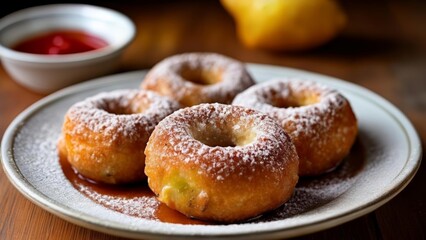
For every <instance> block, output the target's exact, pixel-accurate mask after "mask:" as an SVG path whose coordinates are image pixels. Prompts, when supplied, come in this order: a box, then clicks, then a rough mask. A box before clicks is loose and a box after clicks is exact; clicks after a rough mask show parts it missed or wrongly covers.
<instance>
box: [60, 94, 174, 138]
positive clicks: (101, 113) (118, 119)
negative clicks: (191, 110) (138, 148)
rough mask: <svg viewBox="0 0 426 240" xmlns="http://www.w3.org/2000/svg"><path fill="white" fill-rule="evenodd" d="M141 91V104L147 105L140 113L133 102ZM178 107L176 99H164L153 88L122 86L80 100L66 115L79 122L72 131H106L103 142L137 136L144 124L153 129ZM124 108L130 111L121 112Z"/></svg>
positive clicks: (145, 130)
mask: <svg viewBox="0 0 426 240" xmlns="http://www.w3.org/2000/svg"><path fill="white" fill-rule="evenodd" d="M138 94H139V95H140V96H139V97H138V101H141V103H140V104H141V105H144V106H148V107H147V109H144V111H143V114H138V113H137V112H138V111H137V109H135V106H136V105H132V99H135V98H136V97H137V95H138ZM132 108H133V109H132ZM177 108H179V107H178V106H177V105H176V104H175V103H173V102H171V101H164V98H163V97H160V96H158V95H156V94H154V93H152V92H149V91H143V92H141V91H139V90H137V89H134V90H133V89H132V90H127V89H121V90H115V91H112V92H102V93H99V94H97V95H95V96H92V97H89V98H87V99H86V100H84V101H81V102H78V103H76V104H75V105H74V106H72V107H71V108H70V109H69V111H68V113H67V116H68V117H69V118H70V119H71V120H72V121H74V122H75V123H76V126H75V128H74V129H73V133H71V134H79V135H83V136H84V135H85V134H88V132H87V131H85V128H89V129H90V130H91V131H93V132H97V133H102V134H103V135H105V136H106V137H105V138H104V139H103V140H104V141H106V142H104V143H110V144H112V142H113V141H115V140H117V137H118V136H120V135H123V136H125V137H126V138H130V139H132V138H136V137H137V136H138V135H140V133H138V132H137V131H140V130H141V128H143V131H144V132H146V133H150V132H152V131H153V130H154V127H155V125H156V124H155V123H156V122H159V121H160V120H161V119H162V118H164V117H165V116H167V115H168V114H170V113H171V112H173V111H174V110H175V109H177ZM123 110H124V111H127V113H125V112H123V114H120V111H123ZM114 112H116V113H114ZM117 133H119V134H117Z"/></svg>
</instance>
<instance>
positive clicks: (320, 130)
mask: <svg viewBox="0 0 426 240" xmlns="http://www.w3.org/2000/svg"><path fill="white" fill-rule="evenodd" d="M233 104H234V105H240V106H245V107H250V108H253V109H256V110H258V111H261V112H263V113H266V114H268V115H269V116H271V117H273V118H274V119H276V120H277V121H278V122H279V123H280V124H281V126H282V128H283V129H284V130H285V131H286V132H287V133H288V134H289V135H290V137H291V138H292V140H293V143H294V145H295V146H296V149H297V153H298V155H299V175H300V176H306V175H319V174H322V173H325V172H327V171H330V170H332V169H334V168H335V167H336V166H337V165H338V164H339V163H340V162H341V161H342V159H343V158H344V157H345V156H346V155H347V154H348V153H349V151H350V149H351V146H352V144H353V143H354V141H355V138H356V135H357V132H358V127H357V120H356V118H355V115H354V113H353V111H352V108H351V106H350V103H349V102H348V101H347V100H346V99H345V98H344V97H343V96H342V95H341V94H340V93H339V92H337V91H336V90H334V89H330V88H329V87H326V86H324V85H322V84H319V83H315V82H313V81H308V80H302V79H296V78H293V79H290V78H289V79H275V80H272V81H267V82H263V83H259V84H258V85H256V86H254V87H251V88H249V89H247V90H246V91H244V92H242V93H241V94H239V95H238V96H237V97H236V98H235V99H234V101H233Z"/></svg>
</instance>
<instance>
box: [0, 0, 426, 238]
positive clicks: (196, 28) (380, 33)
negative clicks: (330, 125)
mask: <svg viewBox="0 0 426 240" xmlns="http://www.w3.org/2000/svg"><path fill="white" fill-rule="evenodd" d="M241 2H242V1H241ZM337 2H338V3H339V4H340V7H341V10H342V11H343V12H344V14H345V16H346V24H345V25H344V27H342V28H341V29H339V30H338V31H337V33H336V35H335V36H333V37H331V38H330V39H329V40H328V41H325V42H324V43H322V44H320V45H318V46H316V47H312V48H309V49H303V50H300V49H299V50H293V51H290V50H282V49H279V47H275V49H274V47H273V48H272V49H271V48H266V49H265V48H262V47H248V46H247V45H246V44H244V43H243V41H241V39H240V38H239V36H238V34H237V31H238V29H237V28H238V26H237V25H236V18H237V17H236V16H235V13H234V14H231V12H232V11H229V9H226V8H225V7H224V5H223V4H222V3H223V2H221V1H218V0H203V1H199V0H144V1H136V0H134V1H130V0H120V1H84V2H75V3H88V4H94V5H98V6H104V7H108V8H112V9H115V10H118V11H120V12H122V13H125V14H126V15H127V16H129V17H130V18H131V19H132V20H133V21H134V22H135V24H136V27H137V31H138V32H137V36H136V38H135V40H134V41H133V43H132V44H131V45H130V46H129V48H128V49H127V50H126V52H125V54H124V56H123V59H122V60H123V61H122V67H121V68H120V69H119V70H118V72H126V71H131V70H140V69H147V68H150V67H152V66H153V65H154V64H155V63H157V62H158V61H160V60H162V59H163V58H165V57H167V56H170V55H173V54H177V53H182V52H192V51H204V52H217V53H222V54H224V55H228V56H230V57H233V58H236V59H239V60H241V61H244V62H251V63H261V64H272V65H279V66H285V67H293V68H298V69H304V70H308V71H313V72H317V73H321V74H326V75H330V76H333V77H337V78H340V79H343V80H345V81H349V82H353V83H356V84H358V85H361V86H363V87H366V88H368V89H370V90H372V91H374V92H376V93H378V94H379V95H381V96H382V97H384V98H386V99H387V100H388V101H390V102H391V103H393V104H394V105H395V106H396V107H398V108H399V109H400V110H401V111H402V112H403V113H404V114H406V115H407V117H408V118H409V119H410V120H411V121H412V123H413V124H414V126H415V128H416V129H417V131H418V133H419V135H420V137H421V139H422V145H423V149H424V142H425V140H426V124H425V122H426V27H425V23H426V1H424V0H376V1H367V0H340V1H337ZM51 3H60V1H48V0H44V1H31V2H29V1H23V0H14V1H10V2H8V4H6V5H5V4H3V6H2V7H1V8H0V17H2V16H5V15H6V14H8V13H11V12H14V11H16V10H19V9H22V8H27V7H31V6H36V5H42V4H51ZM67 3H69V2H67ZM321 11H323V9H320V10H318V13H315V15H312V16H311V17H310V19H311V20H312V19H313V20H314V21H313V22H321V21H323V20H324V18H323V17H322V15H321V13H322V12H321ZM302 14H303V12H302ZM316 14H319V15H316ZM255 15H256V16H257V18H258V19H254V20H253V21H254V22H262V18H263V17H264V16H265V15H263V14H262V13H259V14H255ZM327 16H329V15H327ZM308 19H309V18H308ZM277 22H278V21H277ZM269 27H271V26H270V25H265V26H264V28H261V27H259V28H260V29H266V28H269ZM251 36H254V34H253V35H251ZM276 37H277V38H279V37H282V36H280V35H277V36H276ZM313 38H315V37H313ZM17 96H19V97H17ZM44 96H45V95H42V94H37V93H33V92H31V91H29V90H26V89H23V88H22V87H21V86H18V85H17V84H16V83H15V82H13V81H12V80H11V79H10V78H9V77H8V76H7V74H6V73H5V72H4V70H1V71H0V97H1V100H0V111H1V112H0V116H1V117H2V120H1V121H0V133H1V134H3V132H4V130H5V129H6V127H7V125H8V124H9V123H10V122H11V121H12V119H13V118H14V117H15V116H16V115H18V114H19V113H20V112H21V111H22V110H24V109H25V108H26V107H28V106H29V105H31V104H32V103H34V102H35V101H37V100H39V99H41V98H42V97H44ZM6 99H8V100H9V99H10V100H13V102H14V105H13V106H11V105H10V103H8V101H5V100H6ZM9 102H10V101H9ZM6 113H7V114H6ZM2 114H3V115H2ZM372 117H374V113H372ZM390 131H391V130H390ZM0 178H1V181H6V178H5V176H4V174H2V173H1V174H0ZM424 181H426V171H425V168H424V167H421V168H420V170H419V172H418V173H417V175H416V177H415V178H414V180H413V181H412V182H411V183H410V184H409V185H408V187H407V188H406V189H405V190H403V191H402V193H401V194H399V195H398V196H397V197H396V198H394V199H393V200H392V201H390V202H389V203H387V204H386V205H384V206H383V207H381V208H379V209H378V210H377V211H375V212H373V213H371V214H368V215H366V216H363V217H361V218H358V219H356V220H354V221H351V222H349V223H347V224H343V225H341V226H339V227H336V228H333V229H330V230H326V231H322V232H320V233H316V234H312V235H309V236H306V237H304V239H339V236H340V237H341V236H346V237H348V238H351V239H425V238H426V233H425V230H424V229H426V228H425V227H426V208H425V207H424V203H425V197H424V196H426V188H425V187H424ZM0 193H1V194H0V196H2V195H3V196H4V195H12V196H13V197H15V198H17V199H18V200H17V202H19V203H20V206H21V208H23V209H26V211H24V212H22V211H17V210H8V211H9V212H8V214H1V216H0V223H1V224H0V226H1V227H0V230H1V234H6V232H8V234H11V235H7V236H13V234H15V236H16V234H20V235H19V236H25V232H26V234H33V235H34V236H42V235H43V232H42V230H40V229H34V228H32V227H31V222H30V223H28V221H29V220H28V219H31V218H32V215H35V216H37V219H39V220H40V221H41V222H43V223H49V225H50V222H53V223H54V224H52V226H61V227H62V228H68V233H69V234H71V235H69V239H76V238H78V239H93V238H96V239H112V237H110V236H108V235H102V234H98V233H95V232H93V231H90V230H87V229H82V228H79V227H76V226H74V225H70V224H68V223H67V222H64V221H62V220H60V219H59V218H56V217H54V216H52V215H50V214H49V213H47V212H45V211H44V210H42V209H39V208H38V207H35V206H34V205H32V204H29V202H28V201H27V200H24V198H23V197H22V196H20V195H19V193H18V192H17V191H16V190H14V189H13V187H12V186H11V185H10V184H8V185H7V186H6V187H4V188H3V189H2V190H1V192H0ZM0 203H1V204H0V206H2V208H4V209H6V208H7V209H9V208H10V207H11V206H12V205H15V203H12V202H11V201H6V200H1V199H0ZM22 206H25V207H22ZM19 224H22V228H21V227H13V226H21V225H19ZM46 228H47V230H46V229H45V231H48V232H49V234H50V236H52V238H51V239H54V237H55V236H56V237H63V236H60V235H58V234H59V233H55V232H56V231H55V229H53V228H52V227H49V226H47V224H46ZM33 235H29V236H33ZM2 236H4V235H0V239H8V238H2ZM71 237H73V238H71ZM18 239H20V238H18ZM67 239H68V238H67Z"/></svg>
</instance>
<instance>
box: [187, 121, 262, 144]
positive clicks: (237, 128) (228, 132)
mask: <svg viewBox="0 0 426 240" xmlns="http://www.w3.org/2000/svg"><path fill="white" fill-rule="evenodd" d="M231 122H232V121H231ZM248 125H250V124H244V123H236V124H230V123H225V124H224V125H222V126H221V125H220V124H217V123H216V124H215V123H214V122H208V123H205V124H197V125H193V126H191V127H190V134H191V135H192V137H193V138H194V139H196V140H198V141H200V142H202V143H203V144H205V145H207V146H210V147H216V146H218V147H236V146H245V145H248V144H250V143H252V142H253V141H254V140H255V139H256V132H255V131H254V129H250V128H248V127H246V126H248Z"/></svg>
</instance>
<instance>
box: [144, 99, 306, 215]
mask: <svg viewBox="0 0 426 240" xmlns="http://www.w3.org/2000/svg"><path fill="white" fill-rule="evenodd" d="M145 154H146V167H145V173H146V175H147V176H148V184H149V186H150V188H151V189H152V190H153V191H154V192H155V193H156V194H157V195H158V198H159V200H160V201H162V202H164V203H165V204H167V205H168V206H169V207H171V208H174V209H176V210H178V211H180V212H182V213H183V214H185V215H187V216H190V217H195V218H197V219H204V220H212V221H220V222H233V221H239V220H243V219H247V218H251V217H255V216H258V215H259V214H262V213H264V212H265V211H269V210H272V209H275V208H276V207H278V206H280V205H281V204H283V203H284V202H285V201H287V200H288V199H289V198H290V197H291V195H292V193H293V191H294V187H295V185H296V183H297V180H298V175H297V172H298V156H297V153H296V149H295V147H294V145H293V143H292V141H291V140H290V137H289V136H288V135H287V134H286V133H285V132H284V131H283V130H282V129H281V127H280V126H279V125H278V124H277V123H276V122H275V121H274V120H273V119H272V118H270V117H269V116H267V115H266V114H263V113H260V112H258V111H255V110H252V109H248V108H244V107H239V106H232V105H225V104H218V103H215V104H200V105H196V106H193V107H189V108H184V109H181V110H178V111H176V112H174V113H173V114H171V115H169V116H168V117H166V118H165V119H164V120H162V121H161V122H160V123H159V124H158V125H157V127H156V128H155V130H154V132H153V133H152V135H151V137H150V140H149V142H148V144H147V147H146V149H145Z"/></svg>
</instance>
